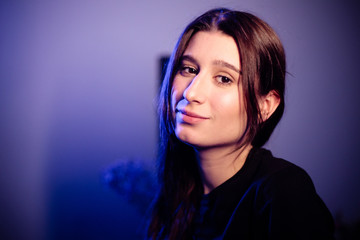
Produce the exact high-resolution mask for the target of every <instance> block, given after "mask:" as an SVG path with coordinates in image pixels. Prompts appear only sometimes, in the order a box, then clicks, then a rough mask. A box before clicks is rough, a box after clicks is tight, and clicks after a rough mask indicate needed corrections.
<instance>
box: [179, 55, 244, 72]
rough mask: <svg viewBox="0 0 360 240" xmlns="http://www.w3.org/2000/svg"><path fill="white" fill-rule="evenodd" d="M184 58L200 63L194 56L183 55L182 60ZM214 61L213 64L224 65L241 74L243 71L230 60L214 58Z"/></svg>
mask: <svg viewBox="0 0 360 240" xmlns="http://www.w3.org/2000/svg"><path fill="white" fill-rule="evenodd" d="M184 60H186V61H190V62H192V63H194V64H195V65H199V64H198V61H196V59H195V58H193V57H192V56H190V55H183V56H182V57H181V62H182V61H184ZM212 63H213V65H217V66H222V67H226V68H229V69H231V70H233V71H235V72H237V73H239V74H240V75H241V74H242V72H241V71H240V69H238V68H237V67H235V66H234V65H232V64H230V63H228V62H226V61H223V60H214V61H213V62H212Z"/></svg>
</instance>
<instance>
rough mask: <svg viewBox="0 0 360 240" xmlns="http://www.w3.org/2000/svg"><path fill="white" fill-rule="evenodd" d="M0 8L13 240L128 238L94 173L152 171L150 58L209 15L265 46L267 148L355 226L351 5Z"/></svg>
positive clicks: (2, 125) (128, 221)
mask: <svg viewBox="0 0 360 240" xmlns="http://www.w3.org/2000/svg"><path fill="white" fill-rule="evenodd" d="M307 2H308V3H303V1H297V2H291V1H282V0H276V1H266V0H256V1H250V0H244V1H236V0H233V1H216V0H210V1H189V0H186V1H176V2H175V1H174V2H170V1H165V0H157V1H151V2H150V1H145V0H142V1H130V0H129V1H110V0H107V1H95V0H94V1H84V0H78V1H58V2H55V1H1V3H0V144H1V145H0V146H1V152H0V169H1V170H0V171H1V174H0V191H1V192H0V193H1V194H0V212H1V214H0V218H1V219H0V229H1V233H0V234H3V235H4V236H5V235H8V236H9V239H10V236H13V237H14V238H16V239H136V238H137V237H138V236H139V235H138V234H137V231H138V229H139V228H140V230H141V225H140V222H141V221H142V214H141V213H140V212H139V211H138V210H137V209H136V207H134V206H133V205H130V204H129V203H127V202H126V200H125V199H123V198H122V197H121V196H120V195H118V194H117V193H116V192H115V191H113V190H111V189H109V188H106V187H104V185H103V184H102V182H101V174H102V172H103V171H104V169H106V168H107V167H108V166H109V165H112V164H114V163H116V162H123V161H128V160H131V159H135V160H136V161H140V162H144V163H146V164H149V165H152V164H154V158H155V156H156V144H157V127H156V122H157V120H156V114H155V105H156V100H155V99H156V94H157V87H158V76H159V72H158V70H159V66H158V64H159V59H160V57H161V56H163V55H166V54H169V53H170V52H171V51H172V48H173V46H174V44H175V42H176V40H177V37H178V36H179V34H180V32H181V31H182V29H183V27H184V26H185V25H186V24H187V23H188V22H189V21H190V20H191V19H193V18H194V17H195V16H197V15H199V14H200V13H202V12H204V11H205V10H208V9H209V8H212V7H218V6H226V7H231V8H236V9H239V10H246V11H250V12H252V13H255V14H256V15H258V16H260V17H261V18H263V19H265V20H266V21H268V22H269V23H270V25H272V26H273V27H274V28H275V30H276V31H277V32H278V33H279V35H280V37H281V39H282V41H283V43H284V45H285V49H286V53H287V58H288V72H289V75H288V86H287V87H288V89H287V96H286V100H287V106H286V107H287V108H286V111H285V116H284V118H283V120H282V122H281V124H280V125H279V127H278V129H277V130H276V131H275V133H274V135H273V137H272V139H271V142H270V143H269V144H268V147H269V148H271V149H272V150H273V152H274V154H275V155H277V156H279V157H283V158H285V159H287V160H290V161H292V162H294V163H296V164H298V165H300V166H301V167H303V168H304V169H305V170H307V171H308V173H309V174H310V175H311V177H312V179H313V181H314V183H315V186H316V188H317V190H318V192H319V194H320V196H321V197H322V198H323V199H324V201H325V202H326V204H327V205H328V206H329V208H330V210H331V212H332V213H333V214H334V215H335V214H338V213H341V214H342V215H343V218H344V221H346V222H349V223H351V222H354V221H355V220H357V219H359V218H360V193H359V191H358V185H359V183H360V174H358V169H360V161H359V160H360V159H359V156H358V154H357V150H358V149H359V147H360V146H359V142H360V141H358V140H357V138H358V137H359V136H360V128H359V124H358V117H359V116H360V114H359V113H360V112H359V111H360V108H359V106H358V105H359V100H358V90H359V89H360V81H359V74H358V68H359V67H358V63H359V61H358V59H359V56H360V46H359V45H360V41H359V30H358V29H360V26H359V25H360V23H359V22H360V21H359V16H358V12H359V10H360V9H359V6H358V4H355V3H352V4H351V3H346V4H345V3H343V2H342V1H336V0H334V1H325V0H317V1H307Z"/></svg>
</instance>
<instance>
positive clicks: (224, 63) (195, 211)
mask: <svg viewBox="0 0 360 240" xmlns="http://www.w3.org/2000/svg"><path fill="white" fill-rule="evenodd" d="M285 72H286V68H285V54H284V49H283V46H282V44H281V42H280V40H279V38H278V36H277V35H276V34H275V32H274V31H273V30H272V29H271V28H270V27H269V26H268V25H267V24H266V23H265V22H263V21H262V20H260V19H259V18H257V17H255V16H253V15H251V14H249V13H245V12H238V11H231V10H228V9H215V10H211V11H208V12H206V13H205V14H203V15H202V16H200V17H198V18H197V19H195V20H194V21H193V22H192V23H190V24H189V25H188V26H187V28H186V29H185V31H184V32H183V34H182V35H181V37H180V39H179V41H178V43H177V45H176V47H175V50H174V52H173V54H172V56H171V58H170V61H169V64H168V66H167V72H166V75H165V78H164V82H163V85H162V89H161V95H160V104H159V111H160V131H161V132H160V135H161V136H160V137H161V146H160V153H161V155H160V159H159V160H160V161H159V180H160V183H161V188H160V191H159V194H158V196H157V199H156V201H155V203H154V209H153V215H152V218H151V221H150V225H149V229H148V237H149V238H151V239H332V236H333V222H332V217H331V214H330V213H329V211H328V209H327V208H326V206H325V205H324V203H323V201H322V200H321V199H320V198H319V196H318V195H317V193H316V191H315V189H314V186H313V183H312V181H311V179H310V177H309V176H308V175H307V173H306V172H305V171H304V170H302V169H301V168H299V167H297V166H295V165H294V164H291V163H290V162H287V161H285V160H282V159H279V158H275V157H273V156H272V154H271V153H270V151H268V150H265V149H263V148H261V146H262V145H264V144H265V142H266V141H267V140H268V138H269V137H270V135H271V133H272V131H273V130H274V128H275V126H276V125H277V123H278V122H279V120H280V118H281V116H282V114H283V111H284V90H285Z"/></svg>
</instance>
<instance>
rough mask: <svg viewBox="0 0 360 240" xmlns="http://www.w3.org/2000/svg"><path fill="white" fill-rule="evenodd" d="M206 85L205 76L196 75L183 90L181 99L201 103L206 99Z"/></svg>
mask: <svg viewBox="0 0 360 240" xmlns="http://www.w3.org/2000/svg"><path fill="white" fill-rule="evenodd" d="M206 83H207V82H206V76H204V74H201V73H198V74H197V75H196V76H195V77H194V78H193V79H192V80H191V82H190V83H189V85H188V86H187V88H186V89H185V91H184V93H183V97H184V98H185V99H186V100H187V101H189V102H196V103H203V102H204V101H205V99H206V92H207V84H206Z"/></svg>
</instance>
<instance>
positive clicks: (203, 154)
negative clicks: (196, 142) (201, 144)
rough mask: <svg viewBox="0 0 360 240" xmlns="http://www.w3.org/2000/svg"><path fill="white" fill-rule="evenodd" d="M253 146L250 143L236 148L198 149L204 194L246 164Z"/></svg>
mask: <svg viewBox="0 0 360 240" xmlns="http://www.w3.org/2000/svg"><path fill="white" fill-rule="evenodd" d="M251 148H252V146H251V145H250V144H248V145H245V146H243V147H241V148H239V149H236V150H234V149H233V148H231V147H218V148H209V149H200V150H199V149H196V153H197V157H198V162H199V167H200V172H201V177H202V181H203V185H204V194H207V193H209V192H211V191H212V190H213V189H214V188H216V187H217V186H219V185H221V184H222V183H224V182H225V181H226V180H228V179H229V178H231V177H232V176H234V174H235V173H237V172H238V171H239V170H240V169H241V168H242V166H243V165H244V163H245V160H246V157H247V155H248V154H249V151H250V150H251Z"/></svg>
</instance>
